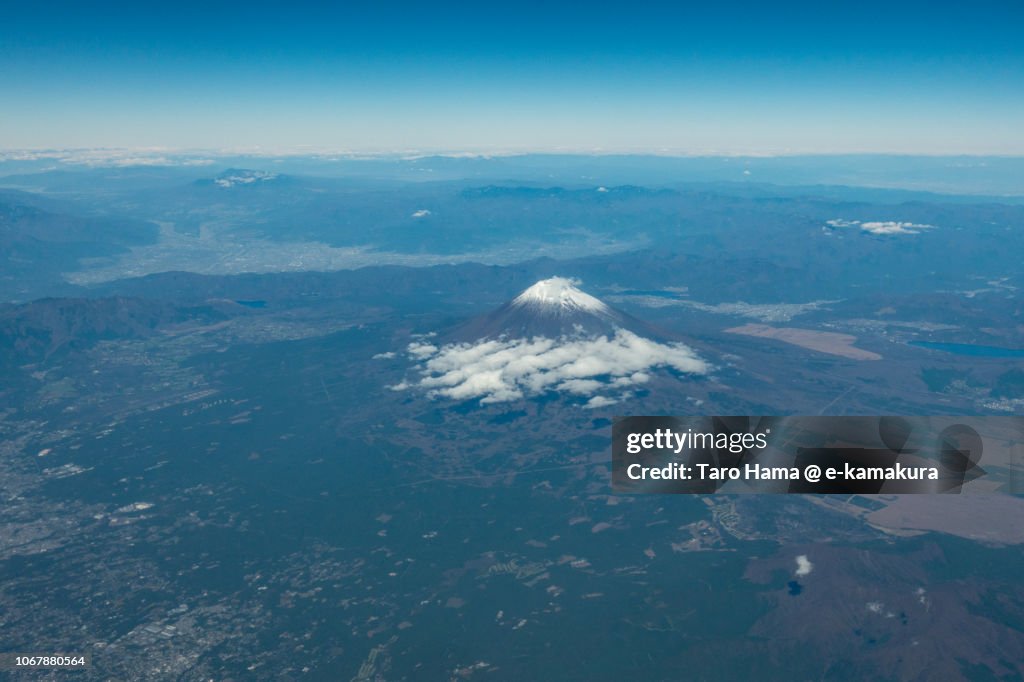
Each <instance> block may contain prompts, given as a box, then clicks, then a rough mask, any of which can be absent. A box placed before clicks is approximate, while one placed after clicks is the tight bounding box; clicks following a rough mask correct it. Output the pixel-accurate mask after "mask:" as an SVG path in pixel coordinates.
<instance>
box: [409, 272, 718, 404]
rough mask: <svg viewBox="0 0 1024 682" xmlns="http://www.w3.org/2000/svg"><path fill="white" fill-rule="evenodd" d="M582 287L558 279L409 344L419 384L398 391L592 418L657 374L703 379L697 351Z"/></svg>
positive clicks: (703, 368) (411, 382)
mask: <svg viewBox="0 0 1024 682" xmlns="http://www.w3.org/2000/svg"><path fill="white" fill-rule="evenodd" d="M576 285H577V282H576V281H575V280H570V279H566V278H562V277H552V278H551V279H546V280H541V281H540V282H537V283H536V284H534V285H533V286H531V287H529V288H528V289H526V290H525V291H523V292H522V293H521V294H520V295H519V296H517V297H516V298H514V299H513V300H511V301H509V302H508V303H506V304H505V305H503V306H501V307H500V308H498V309H497V310H496V311H494V312H493V313H491V314H489V315H485V316H483V317H481V318H478V319H475V320H471V321H470V322H468V323H466V324H464V325H462V326H461V327H460V328H458V329H457V330H456V331H455V332H454V333H453V334H452V335H451V336H450V337H444V338H443V340H442V341H439V342H436V343H435V342H432V339H429V338H424V339H420V340H417V341H414V342H413V343H410V344H409V346H408V347H407V352H408V355H409V357H410V358H411V359H412V360H413V361H414V362H415V363H416V366H415V371H416V373H417V374H418V377H417V378H415V379H411V380H406V381H403V382H402V383H400V384H398V385H396V386H392V388H393V389H394V390H408V389H413V388H420V389H425V390H426V391H427V394H428V395H429V396H430V397H433V398H448V399H452V400H474V399H477V400H479V401H480V403H481V404H487V403H500V402H508V401H513V400H522V399H525V398H529V397H536V396H540V395H544V394H546V393H550V392H556V393H562V394H568V395H571V396H576V397H577V398H578V399H581V400H583V401H584V402H583V406H584V407H588V408H595V407H605V406H608V405H612V404H614V403H616V402H618V401H619V400H621V399H623V398H626V397H628V396H629V395H630V394H631V389H633V388H635V387H637V386H639V385H641V384H645V383H647V382H648V381H649V380H650V378H651V375H650V372H651V371H652V370H655V369H657V368H667V369H670V370H673V371H674V372H675V373H677V374H705V373H707V371H708V365H707V364H706V363H705V362H704V361H703V360H702V359H700V357H698V356H697V354H696V353H695V352H694V351H693V350H692V349H691V348H689V347H688V346H686V345H684V344H682V343H679V342H663V341H661V340H654V339H652V338H651V337H655V338H657V339H664V338H666V336H667V335H666V334H664V333H660V332H657V330H655V329H654V328H653V327H651V326H650V325H647V324H646V323H645V322H643V321H641V320H638V319H636V318H633V317H631V316H629V315H627V314H625V313H623V312H621V311H618V310H615V309H614V308H612V307H610V306H608V305H607V304H605V303H604V302H602V301H600V300H599V299H597V298H595V297H593V296H591V295H589V294H587V293H584V292H583V291H581V290H580V289H579V288H577V286H576Z"/></svg>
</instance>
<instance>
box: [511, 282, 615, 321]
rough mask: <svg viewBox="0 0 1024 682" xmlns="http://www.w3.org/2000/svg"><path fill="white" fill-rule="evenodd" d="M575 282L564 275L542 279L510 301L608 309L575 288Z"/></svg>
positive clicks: (569, 309) (569, 308)
mask: <svg viewBox="0 0 1024 682" xmlns="http://www.w3.org/2000/svg"><path fill="white" fill-rule="evenodd" d="M576 284H579V281H578V280H573V279H568V278H566V277H552V278H550V279H542V280H541V281H539V282H537V283H536V284H534V285H533V286H531V287H530V288H529V289H527V290H526V291H524V292H523V293H521V294H519V295H518V296H517V297H516V298H515V299H514V300H513V301H512V305H514V306H523V305H529V306H536V305H541V306H545V307H548V306H554V307H556V308H559V309H561V310H565V311H571V310H585V311H590V312H597V313H606V312H609V311H610V309H609V308H608V306H607V305H605V304H604V303H602V302H601V301H599V300H598V299H596V298H594V297H593V296H591V295H590V294H586V293H584V292H582V291H580V290H579V289H577V288H576V286H575V285H576Z"/></svg>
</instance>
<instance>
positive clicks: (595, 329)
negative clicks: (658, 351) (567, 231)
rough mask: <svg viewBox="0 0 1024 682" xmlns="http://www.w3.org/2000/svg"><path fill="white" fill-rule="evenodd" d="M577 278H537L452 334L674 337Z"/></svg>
mask: <svg viewBox="0 0 1024 682" xmlns="http://www.w3.org/2000/svg"><path fill="white" fill-rule="evenodd" d="M577 284H578V282H577V281H576V280H572V279H568V278H565V277H552V278H550V279H544V280H541V281H539V282H537V283H536V284H534V285H533V286H531V287H529V288H528V289H526V290H525V291H523V292H522V293H521V294H519V295H518V296H516V297H515V298H514V299H512V300H511V301H509V302H508V303H506V304H505V305H503V306H501V307H500V308H498V309H497V310H495V311H494V312H492V313H490V314H488V315H484V316H482V317H479V318H476V319H473V320H470V321H469V322H467V323H466V324H464V325H462V326H461V327H460V328H458V329H457V330H456V331H455V333H454V334H453V335H452V337H451V340H456V341H463V342H465V341H475V340H477V339H485V338H489V339H497V338H502V337H506V338H534V337H538V336H541V337H547V338H559V337H563V336H565V337H592V336H598V335H613V334H615V332H617V331H618V330H621V329H625V330H629V331H633V332H635V333H637V334H639V335H641V336H645V337H649V338H655V339H670V338H672V337H671V335H670V334H667V333H666V332H664V331H662V330H658V329H655V328H654V327H653V326H651V325H649V324H647V323H646V322H643V321H642V320H638V319H637V318H635V317H632V316H631V315H627V314H626V313H624V312H622V311H620V310H616V309H615V308H612V307H611V306H609V305H608V304H606V303H604V302H603V301H601V300H600V299H597V298H595V297H593V296H591V295H590V294H588V293H585V292H583V291H581V290H580V289H578V288H577V286H576V285H577Z"/></svg>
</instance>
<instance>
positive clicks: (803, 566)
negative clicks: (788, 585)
mask: <svg viewBox="0 0 1024 682" xmlns="http://www.w3.org/2000/svg"><path fill="white" fill-rule="evenodd" d="M813 570H814V564H812V563H811V560H810V559H808V558H807V555H806V554H801V555H800V556H798V557H797V558H796V573H794V575H796V576H797V577H798V578H802V577H804V576H805V575H807V574H808V573H810V572H811V571H813Z"/></svg>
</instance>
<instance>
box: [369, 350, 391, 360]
mask: <svg viewBox="0 0 1024 682" xmlns="http://www.w3.org/2000/svg"><path fill="white" fill-rule="evenodd" d="M393 357H395V354H394V353H392V352H391V351H388V352H387V353H377V354H376V355H374V356H373V359H374V360H390V359H391V358H393Z"/></svg>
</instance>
